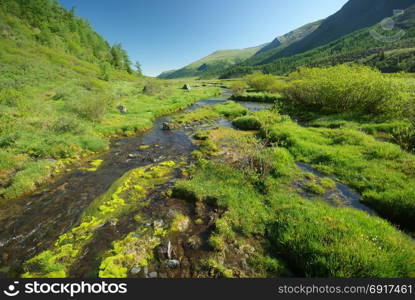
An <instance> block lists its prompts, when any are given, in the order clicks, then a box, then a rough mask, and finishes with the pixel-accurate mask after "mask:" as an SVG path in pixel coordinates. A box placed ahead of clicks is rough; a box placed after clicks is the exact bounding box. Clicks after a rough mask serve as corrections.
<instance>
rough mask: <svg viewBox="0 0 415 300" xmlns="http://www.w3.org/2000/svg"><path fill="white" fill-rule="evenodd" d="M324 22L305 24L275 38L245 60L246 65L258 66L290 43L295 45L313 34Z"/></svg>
mask: <svg viewBox="0 0 415 300" xmlns="http://www.w3.org/2000/svg"><path fill="white" fill-rule="evenodd" d="M323 21H324V20H319V21H316V22H313V23H309V24H306V25H304V26H302V27H300V28H297V29H295V30H293V31H290V32H289V33H287V34H284V35H282V36H279V37H277V38H275V39H274V40H273V41H272V42H271V43H269V44H268V45H266V46H265V47H263V48H262V49H261V50H259V51H258V52H257V53H255V55H253V56H252V57H251V58H249V59H247V60H246V62H245V63H246V64H258V63H260V62H262V61H264V60H266V59H267V58H269V57H271V56H273V55H275V54H276V53H279V52H280V51H282V50H283V49H285V48H286V47H288V46H289V45H291V44H292V43H295V42H297V41H299V40H302V39H303V38H305V37H307V36H308V35H310V34H311V33H313V32H314V31H315V30H316V29H317V28H318V27H319V26H320V25H321V23H322V22H323Z"/></svg>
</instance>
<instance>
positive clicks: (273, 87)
mask: <svg viewBox="0 0 415 300" xmlns="http://www.w3.org/2000/svg"><path fill="white" fill-rule="evenodd" d="M245 80H246V82H247V83H248V85H249V86H250V87H251V88H253V89H255V90H257V91H260V92H276V91H277V90H278V83H279V82H278V79H277V77H275V76H273V75H271V74H263V73H262V72H254V73H253V74H250V75H247V76H246V77H245Z"/></svg>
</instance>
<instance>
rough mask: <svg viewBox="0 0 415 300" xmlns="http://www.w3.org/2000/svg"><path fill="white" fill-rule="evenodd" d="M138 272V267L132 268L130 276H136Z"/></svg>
mask: <svg viewBox="0 0 415 300" xmlns="http://www.w3.org/2000/svg"><path fill="white" fill-rule="evenodd" d="M140 271H141V268H140V267H134V268H132V269H131V271H130V273H131V274H132V275H137V274H138V273H140Z"/></svg>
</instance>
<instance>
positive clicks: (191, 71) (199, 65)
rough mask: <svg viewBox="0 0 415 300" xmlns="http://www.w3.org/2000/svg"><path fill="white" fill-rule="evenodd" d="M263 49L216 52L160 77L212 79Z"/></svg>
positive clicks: (261, 46) (258, 47)
mask: <svg viewBox="0 0 415 300" xmlns="http://www.w3.org/2000/svg"><path fill="white" fill-rule="evenodd" d="M263 47H264V45H260V46H257V47H251V48H246V49H234V50H220V51H216V52H214V53H212V54H210V55H208V56H206V57H204V58H202V59H199V60H197V61H195V62H193V63H191V64H189V65H187V66H185V67H184V68H181V69H179V70H174V71H167V72H163V73H161V74H160V75H159V76H158V77H159V78H165V79H172V78H182V77H211V76H214V75H216V74H217V73H218V72H220V71H222V70H224V69H226V68H227V67H230V66H232V65H234V64H237V63H240V62H242V61H244V60H246V59H248V58H249V57H251V56H252V55H254V54H255V53H256V52H258V51H259V50H260V49H261V48H263Z"/></svg>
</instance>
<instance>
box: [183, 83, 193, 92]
mask: <svg viewBox="0 0 415 300" xmlns="http://www.w3.org/2000/svg"><path fill="white" fill-rule="evenodd" d="M182 89H183V90H186V91H191V90H192V88H191V87H190V85H188V84H187V83H186V84H185V85H184V86H183V87H182Z"/></svg>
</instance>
